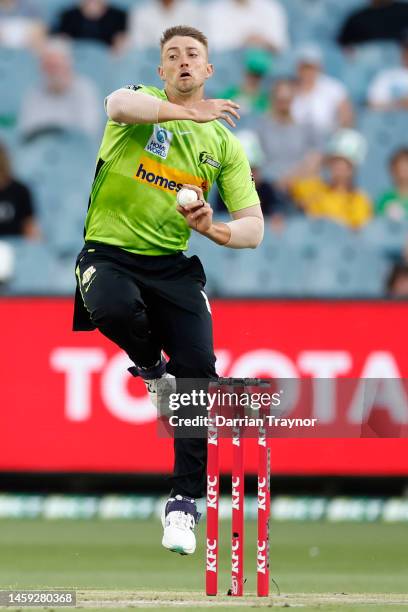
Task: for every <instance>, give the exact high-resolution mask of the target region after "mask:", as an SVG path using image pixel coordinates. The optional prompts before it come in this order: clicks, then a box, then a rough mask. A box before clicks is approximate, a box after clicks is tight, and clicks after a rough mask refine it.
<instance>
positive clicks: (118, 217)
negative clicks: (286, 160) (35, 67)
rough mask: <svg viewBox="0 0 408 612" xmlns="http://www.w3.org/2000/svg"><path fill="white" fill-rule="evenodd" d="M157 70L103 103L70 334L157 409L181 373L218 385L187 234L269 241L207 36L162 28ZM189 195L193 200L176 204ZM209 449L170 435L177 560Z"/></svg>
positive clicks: (170, 515)
mask: <svg viewBox="0 0 408 612" xmlns="http://www.w3.org/2000/svg"><path fill="white" fill-rule="evenodd" d="M158 71H159V75H160V78H161V79H162V81H163V82H164V89H162V90H161V89H157V88H156V87H150V86H146V85H132V86H128V87H124V88H123V89H118V90H117V91H114V92H113V93H112V94H110V95H109V96H108V97H107V99H106V101H105V107H106V112H107V115H108V121H107V124H106V129H105V133H104V136H103V139H102V144H101V148H100V150H99V159H98V162H97V167H96V173H95V178H94V182H93V185H92V190H91V195H90V201H89V208H88V214H87V217H86V221H85V245H84V247H83V249H82V251H81V252H80V253H79V255H78V258H77V262H76V277H77V285H78V288H77V294H76V300H75V314H74V330H78V331H79V330H90V329H95V328H97V329H99V331H100V332H101V333H102V334H104V335H105V336H106V337H107V338H109V339H110V340H112V341H113V342H114V343H115V344H117V345H118V346H119V347H120V348H121V349H123V350H124V351H125V352H126V353H127V354H128V356H129V357H130V359H131V361H132V362H133V363H134V367H132V368H130V369H129V371H130V372H131V373H132V374H133V375H136V376H140V377H141V378H142V379H143V380H144V382H145V383H146V387H147V390H148V393H149V394H150V397H151V399H152V401H153V402H154V403H155V404H156V405H157V393H158V388H159V392H162V391H160V389H161V388H162V383H163V382H164V383H165V385H164V386H166V385H167V382H168V383H169V384H170V385H173V387H172V388H174V386H175V383H174V381H175V380H176V378H177V377H178V378H184V379H191V378H201V379H214V378H216V377H217V374H216V369H215V356H214V349H213V335H212V321H211V310H210V306H209V303H208V299H207V297H206V295H205V293H204V285H205V282H206V279H205V274H204V270H203V267H202V265H201V262H200V260H199V259H198V257H196V256H194V257H190V258H188V257H186V256H185V255H184V254H183V251H185V250H186V249H187V247H188V238H189V235H190V232H191V230H194V231H195V232H198V233H199V234H201V235H202V239H203V240H212V241H213V242H215V243H216V244H218V245H220V247H222V248H231V249H241V248H256V247H257V246H258V245H259V244H260V242H261V241H262V237H263V217H262V212H261V207H260V203H259V198H258V195H257V192H256V189H255V186H254V182H253V180H252V176H251V169H250V166H249V163H248V160H247V158H246V156H245V154H244V151H243V149H242V146H241V145H240V143H239V141H238V139H237V138H236V137H235V136H234V135H233V134H232V133H231V132H230V130H228V129H227V128H226V127H225V125H223V124H222V123H221V122H220V121H219V120H220V119H221V120H223V121H224V122H226V123H227V124H229V125H230V126H231V127H235V120H237V119H239V114H238V108H239V107H238V105H237V104H235V103H234V102H232V101H230V100H214V99H208V100H206V99H204V85H205V82H206V80H207V79H209V78H210V77H211V76H212V74H213V71H214V68H213V66H212V64H211V63H209V58H208V45H207V39H206V37H205V36H204V34H202V33H201V32H200V31H198V30H196V29H194V28H192V27H188V26H175V27H172V28H169V29H168V30H166V31H165V32H164V33H163V35H162V38H161V63H160V66H159V68H158ZM214 182H216V183H217V185H218V189H219V191H220V194H221V196H222V198H223V201H224V202H225V205H226V207H227V209H228V211H229V212H230V215H231V221H230V222H228V223H214V222H213V220H212V216H213V211H212V209H211V206H210V205H209V204H208V203H207V202H206V197H207V195H208V193H209V191H210V188H211V185H212V184H213V183H214ZM182 187H188V188H190V189H192V190H194V191H195V192H196V193H197V196H198V199H197V201H195V202H193V203H191V204H188V205H186V206H185V207H182V206H179V205H177V202H176V195H177V192H178V191H179V190H180V189H181V188H182ZM164 353H165V354H166V355H167V356H168V357H169V360H168V361H167V360H166V358H165V356H164ZM174 377H176V378H174ZM158 381H160V384H159V383H158ZM206 451H207V449H206V440H203V439H180V438H175V441H174V452H175V460H174V473H173V476H172V486H173V488H172V491H171V493H170V498H169V499H168V501H167V503H166V506H165V508H164V511H163V521H162V522H163V528H164V535H163V540H162V544H163V546H164V547H165V548H167V549H169V550H171V551H174V552H178V553H180V554H192V553H193V552H194V550H195V546H196V542H195V535H194V528H195V525H196V523H197V520H198V518H199V515H198V513H197V508H196V504H195V501H194V500H195V499H196V498H198V497H202V496H203V495H205V487H206V459H207V454H206ZM129 452H131V449H129Z"/></svg>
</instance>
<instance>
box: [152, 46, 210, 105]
mask: <svg viewBox="0 0 408 612" xmlns="http://www.w3.org/2000/svg"><path fill="white" fill-rule="evenodd" d="M212 73H213V67H212V65H211V64H209V63H208V53H207V49H206V48H205V46H204V45H203V44H202V43H201V42H200V41H198V40H196V39H195V38H191V37H190V36H174V37H173V38H171V39H170V40H168V41H167V43H166V44H165V45H164V47H163V50H162V63H161V66H159V75H160V78H161V79H162V80H163V81H165V82H166V86H167V87H170V88H172V89H174V90H175V91H177V92H179V93H181V94H188V93H191V92H194V91H196V90H197V89H198V88H200V87H202V86H203V84H204V82H205V80H206V79H208V78H209V77H210V76H211V75H212Z"/></svg>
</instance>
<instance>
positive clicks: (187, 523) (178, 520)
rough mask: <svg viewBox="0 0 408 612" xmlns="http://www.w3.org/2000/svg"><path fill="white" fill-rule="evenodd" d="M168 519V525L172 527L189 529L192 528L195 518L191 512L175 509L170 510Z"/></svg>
mask: <svg viewBox="0 0 408 612" xmlns="http://www.w3.org/2000/svg"><path fill="white" fill-rule="evenodd" d="M167 518H168V520H169V525H171V526H172V527H178V528H179V529H184V530H187V529H191V530H193V529H194V527H195V520H194V516H193V515H192V514H189V513H188V512H182V511H181V510H176V511H173V512H170V513H169V514H168V516H167Z"/></svg>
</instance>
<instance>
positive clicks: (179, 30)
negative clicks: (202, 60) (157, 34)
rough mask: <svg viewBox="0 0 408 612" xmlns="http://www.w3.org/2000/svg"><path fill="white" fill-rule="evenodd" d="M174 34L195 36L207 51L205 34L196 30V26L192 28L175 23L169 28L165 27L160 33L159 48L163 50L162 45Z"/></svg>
mask: <svg viewBox="0 0 408 612" xmlns="http://www.w3.org/2000/svg"><path fill="white" fill-rule="evenodd" d="M175 36H190V38H195V39H196V40H198V42H200V43H201V44H202V45H204V47H205V48H206V49H207V51H208V40H207V37H206V35H205V34H203V33H202V32H200V30H197V29H196V28H192V27H191V26H187V25H177V26H172V27H171V28H167V30H165V31H164V32H163V34H162V37H161V39H160V49H161V51H163V47H164V45H165V44H166V42H168V41H169V40H170V39H171V38H174V37H175Z"/></svg>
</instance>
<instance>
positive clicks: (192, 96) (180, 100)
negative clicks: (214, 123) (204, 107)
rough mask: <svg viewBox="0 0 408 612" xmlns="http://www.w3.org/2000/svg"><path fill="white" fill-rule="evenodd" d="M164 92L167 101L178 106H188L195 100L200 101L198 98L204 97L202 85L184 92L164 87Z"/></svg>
mask: <svg viewBox="0 0 408 612" xmlns="http://www.w3.org/2000/svg"><path fill="white" fill-rule="evenodd" d="M165 92H166V96H167V99H168V101H169V102H171V103H172V104H178V105H179V106H186V107H189V106H192V105H193V104H195V103H196V102H200V100H202V99H203V98H204V87H200V88H198V89H196V90H194V91H189V92H185V93H184V92H180V91H176V90H173V89H171V88H169V87H166V88H165Z"/></svg>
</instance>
